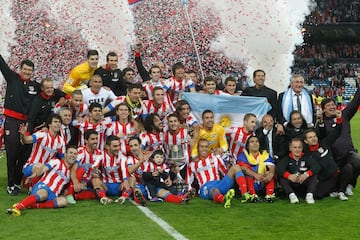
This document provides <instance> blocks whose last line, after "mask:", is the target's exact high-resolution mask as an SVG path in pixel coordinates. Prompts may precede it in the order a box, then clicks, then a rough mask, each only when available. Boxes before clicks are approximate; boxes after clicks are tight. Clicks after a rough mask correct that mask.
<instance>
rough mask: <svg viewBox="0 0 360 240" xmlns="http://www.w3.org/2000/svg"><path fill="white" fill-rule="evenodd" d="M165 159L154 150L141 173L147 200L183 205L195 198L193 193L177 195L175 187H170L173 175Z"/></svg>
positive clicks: (162, 154) (159, 151)
mask: <svg viewBox="0 0 360 240" xmlns="http://www.w3.org/2000/svg"><path fill="white" fill-rule="evenodd" d="M164 160H165V157H164V153H163V151H162V150H155V151H154V152H153V154H152V155H151V157H150V164H149V165H148V167H147V168H146V169H145V172H144V173H143V179H144V183H145V186H146V187H147V189H148V191H149V199H150V200H151V201H153V202H156V201H162V199H164V200H165V201H166V202H173V203H178V204H184V203H187V202H188V201H190V200H191V199H192V198H193V197H194V196H195V191H190V192H187V193H185V194H184V195H178V191H177V190H176V187H175V186H173V185H172V179H175V177H176V175H175V173H173V172H171V171H170V168H169V166H167V165H166V164H165V162H164Z"/></svg>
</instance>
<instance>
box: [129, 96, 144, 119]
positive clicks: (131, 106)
mask: <svg viewBox="0 0 360 240" xmlns="http://www.w3.org/2000/svg"><path fill="white" fill-rule="evenodd" d="M126 104H127V105H128V106H129V108H130V110H131V115H132V116H134V109H135V108H137V107H140V106H141V105H142V101H141V99H139V101H137V102H136V103H133V102H132V101H131V99H130V97H129V96H128V95H126Z"/></svg>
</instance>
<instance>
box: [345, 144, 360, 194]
mask: <svg viewBox="0 0 360 240" xmlns="http://www.w3.org/2000/svg"><path fill="white" fill-rule="evenodd" d="M345 162H346V164H345V165H347V164H350V165H351V167H352V178H351V181H350V184H351V185H353V187H355V186H356V182H357V178H358V177H359V174H360V156H359V155H358V154H357V153H356V152H355V151H350V152H349V153H348V154H347V155H346V157H345Z"/></svg>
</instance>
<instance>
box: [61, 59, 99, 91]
mask: <svg viewBox="0 0 360 240" xmlns="http://www.w3.org/2000/svg"><path fill="white" fill-rule="evenodd" d="M95 70H96V68H93V69H91V68H90V66H89V63H88V61H86V62H84V63H81V64H79V65H77V66H75V67H74V68H73V69H72V70H71V72H70V74H69V77H68V79H67V80H66V82H65V83H64V87H63V91H64V92H65V93H72V92H73V91H74V90H75V89H79V88H80V87H81V86H82V85H84V86H86V85H87V83H88V82H89V80H90V78H91V77H92V75H94V72H95Z"/></svg>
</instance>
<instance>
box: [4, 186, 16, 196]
mask: <svg viewBox="0 0 360 240" xmlns="http://www.w3.org/2000/svg"><path fill="white" fill-rule="evenodd" d="M14 189H15V187H14V186H11V187H10V186H7V188H6V192H7V193H8V194H9V195H13V191H14Z"/></svg>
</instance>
